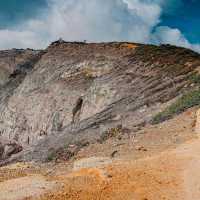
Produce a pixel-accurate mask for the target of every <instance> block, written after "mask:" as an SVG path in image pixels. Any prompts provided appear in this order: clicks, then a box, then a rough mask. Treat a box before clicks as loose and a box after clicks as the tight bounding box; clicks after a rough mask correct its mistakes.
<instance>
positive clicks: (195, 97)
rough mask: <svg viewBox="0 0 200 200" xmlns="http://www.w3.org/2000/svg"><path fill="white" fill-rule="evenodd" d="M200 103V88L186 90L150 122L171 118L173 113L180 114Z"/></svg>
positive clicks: (154, 122)
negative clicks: (186, 91) (185, 92)
mask: <svg viewBox="0 0 200 200" xmlns="http://www.w3.org/2000/svg"><path fill="white" fill-rule="evenodd" d="M197 105H200V89H198V90H193V91H190V92H188V93H187V94H185V95H183V96H182V97H181V98H179V99H178V100H177V101H176V102H174V103H173V104H172V105H170V106H169V107H168V108H166V109H165V110H164V111H163V112H160V113H158V114H157V115H156V116H155V117H154V118H153V120H152V124H158V123H161V122H163V121H165V120H168V119H171V118H172V117H173V116H174V115H175V114H180V113H182V112H184V111H185V110H187V109H188V108H191V107H193V106H197Z"/></svg>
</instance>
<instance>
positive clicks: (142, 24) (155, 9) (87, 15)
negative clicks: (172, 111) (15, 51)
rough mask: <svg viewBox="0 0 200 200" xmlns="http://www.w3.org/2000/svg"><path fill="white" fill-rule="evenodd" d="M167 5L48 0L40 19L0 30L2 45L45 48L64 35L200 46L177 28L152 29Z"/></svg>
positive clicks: (137, 0) (152, 0)
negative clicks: (193, 43)
mask: <svg viewBox="0 0 200 200" xmlns="http://www.w3.org/2000/svg"><path fill="white" fill-rule="evenodd" d="M169 1H174V0H168V2H169ZM179 1H181V0H179ZM166 5H167V4H166V1H164V0H48V8H46V9H45V10H44V11H43V13H42V15H41V16H40V18H38V17H37V20H36V19H31V20H28V21H26V22H25V23H23V24H20V25H18V26H17V27H14V28H12V29H10V30H0V41H1V42H0V49H5V48H12V47H13V48H27V47H29V48H45V47H46V46H47V45H48V44H49V43H50V42H52V41H54V40H57V39H58V38H60V37H62V38H63V39H65V40H67V41H74V40H78V41H80V40H88V41H99V42H100V41H133V42H141V43H149V42H152V41H153V42H155V43H158V42H169V43H171V44H175V45H181V46H185V47H189V48H193V49H195V50H199V47H198V45H191V44H190V43H189V42H188V41H187V40H186V39H185V38H184V36H183V35H182V34H181V32H180V31H179V30H177V29H170V28H167V27H158V28H157V29H156V31H155V32H154V33H152V31H153V30H154V29H155V27H157V26H158V23H159V21H160V16H161V13H162V12H163V7H166Z"/></svg>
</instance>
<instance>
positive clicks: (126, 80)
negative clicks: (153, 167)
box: [0, 42, 200, 160]
mask: <svg viewBox="0 0 200 200" xmlns="http://www.w3.org/2000/svg"><path fill="white" fill-rule="evenodd" d="M1 54H4V52H0V73H2V74H3V75H2V77H4V78H2V80H1V85H2V86H1V88H0V111H1V112H0V135H1V136H0V138H1V139H2V140H3V139H4V140H8V141H14V142H15V143H16V144H18V145H19V146H22V147H23V149H24V151H23V154H21V158H22V159H25V160H31V159H36V160H45V159H46V158H47V156H48V154H49V153H51V152H53V151H55V150H57V149H59V148H61V147H63V146H69V145H73V144H75V143H78V142H79V141H83V140H84V141H88V142H95V141H96V140H98V139H99V137H100V136H101V134H102V133H103V132H104V131H105V130H106V129H108V128H111V127H116V126H118V125H122V126H123V127H125V128H127V129H130V130H132V131H135V130H136V129H137V127H139V126H143V125H144V124H146V123H149V121H150V120H151V119H152V116H153V115H154V114H155V113H157V112H158V111H160V109H161V105H162V103H164V102H167V101H169V100H171V99H173V98H174V97H176V96H178V95H179V94H181V93H182V92H183V91H184V90H186V89H187V88H186V87H185V86H186V85H187V84H188V76H189V75H190V74H191V73H193V72H194V71H195V69H196V68H197V67H198V66H200V57H199V55H198V54H196V53H194V52H192V51H189V50H186V49H183V48H176V47H172V46H160V47H156V46H149V45H139V44H126V43H102V44H86V43H65V42H61V43H53V44H52V45H50V46H49V47H48V48H47V49H46V51H30V50H24V51H22V53H21V54H22V55H21V56H19V58H18V59H16V60H17V61H18V60H20V59H21V60H20V61H19V63H18V64H14V63H15V62H11V63H10V61H9V62H8V60H9V57H14V56H15V54H16V52H15V51H14V52H9V51H8V54H7V57H8V58H7V57H6V58H4V57H3V56H1ZM1 63H8V64H7V66H8V67H3V66H4V64H1ZM5 66H6V65H5ZM16 69H17V70H16ZM1 70H2V72H1ZM5 70H6V75H4V71H5ZM194 87H195V86H194ZM1 139H0V140H1Z"/></svg>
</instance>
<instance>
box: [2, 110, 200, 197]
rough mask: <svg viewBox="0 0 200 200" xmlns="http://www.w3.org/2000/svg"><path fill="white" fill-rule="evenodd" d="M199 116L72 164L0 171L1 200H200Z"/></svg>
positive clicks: (88, 152)
mask: <svg viewBox="0 0 200 200" xmlns="http://www.w3.org/2000/svg"><path fill="white" fill-rule="evenodd" d="M195 112H196V110H195V109H192V110H189V111H187V112H185V113H184V114H182V115H180V116H178V117H176V118H174V119H173V120H170V121H168V122H165V123H162V124H160V125H156V126H150V127H146V128H145V129H144V130H141V134H138V135H137V136H135V137H133V140H131V141H130V140H128V139H124V140H122V141H121V140H120V141H117V140H115V139H112V140H110V141H107V142H106V143H104V144H98V145H90V146H89V147H86V148H85V149H83V150H82V151H81V152H79V154H78V155H77V156H76V158H74V160H72V161H70V162H69V163H66V162H65V163H59V164H58V163H56V164H55V163H54V164H49V165H48V166H40V167H38V166H37V167H36V165H35V164H30V163H29V164H27V163H21V164H15V165H11V166H7V167H5V168H0V200H11V199H12V200H35V199H40V200H65V199H66V200H112V199H113V200H199V199H200V173H199V169H200V139H199V138H198V136H197V135H195V133H194V131H193V129H194V124H195ZM113 151H117V153H116V155H115V157H114V158H111V156H110V155H111V153H112V152H113Z"/></svg>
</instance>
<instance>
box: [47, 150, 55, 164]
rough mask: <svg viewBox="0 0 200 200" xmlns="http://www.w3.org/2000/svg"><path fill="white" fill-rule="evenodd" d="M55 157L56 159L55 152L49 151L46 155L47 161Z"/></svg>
mask: <svg viewBox="0 0 200 200" xmlns="http://www.w3.org/2000/svg"><path fill="white" fill-rule="evenodd" d="M55 159H56V153H55V152H52V153H50V154H49V155H48V157H47V161H48V162H51V161H53V160H55Z"/></svg>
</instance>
